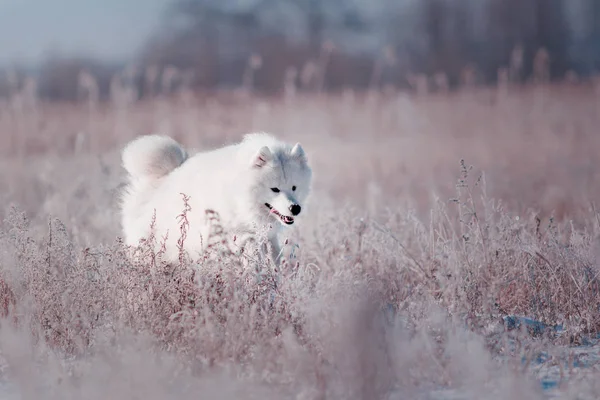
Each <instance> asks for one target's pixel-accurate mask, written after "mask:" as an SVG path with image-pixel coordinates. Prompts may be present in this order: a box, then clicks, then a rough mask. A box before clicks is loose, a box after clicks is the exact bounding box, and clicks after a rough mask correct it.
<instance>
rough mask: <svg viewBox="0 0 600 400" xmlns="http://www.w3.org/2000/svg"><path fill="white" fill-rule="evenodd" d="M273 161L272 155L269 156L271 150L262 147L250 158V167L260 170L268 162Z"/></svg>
mask: <svg viewBox="0 0 600 400" xmlns="http://www.w3.org/2000/svg"><path fill="white" fill-rule="evenodd" d="M272 159H273V154H271V150H269V148H268V147H267V146H263V147H261V148H260V150H258V152H257V153H256V155H255V156H254V157H253V158H252V166H253V167H257V168H261V167H264V166H265V165H267V163H268V162H269V161H271V160H272Z"/></svg>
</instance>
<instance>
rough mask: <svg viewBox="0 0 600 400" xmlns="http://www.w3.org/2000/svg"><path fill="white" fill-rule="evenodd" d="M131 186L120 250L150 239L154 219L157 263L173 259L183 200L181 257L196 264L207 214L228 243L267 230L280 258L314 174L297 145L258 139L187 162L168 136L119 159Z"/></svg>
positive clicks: (136, 145) (130, 148) (144, 141)
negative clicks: (160, 252)
mask: <svg viewBox="0 0 600 400" xmlns="http://www.w3.org/2000/svg"><path fill="white" fill-rule="evenodd" d="M122 158H123V166H124V167H125V169H126V170H127V172H128V173H129V185H128V187H127V190H126V192H125V194H124V197H123V202H122V224H123V231H124V235H125V242H126V244H128V245H132V246H137V245H138V244H139V241H140V239H146V238H147V237H148V236H149V235H150V227H151V222H152V219H153V217H155V222H154V229H155V231H154V234H155V237H156V239H157V242H161V241H162V240H163V239H164V238H165V237H166V238H167V239H166V242H165V243H166V251H165V253H164V256H163V259H165V260H167V261H171V262H174V261H176V260H177V259H178V257H179V250H178V243H177V242H178V239H179V238H180V227H181V225H180V224H181V221H180V220H178V218H177V217H178V216H179V215H180V214H181V213H182V211H183V210H184V202H183V195H186V196H188V197H189V201H188V204H189V206H190V208H191V209H190V211H189V212H188V214H187V220H188V222H189V226H188V229H187V238H186V240H185V242H184V249H185V250H186V251H187V253H188V254H189V255H190V256H191V257H196V256H198V255H199V254H200V253H201V252H202V251H203V250H204V249H205V248H206V245H207V239H208V234H209V228H210V227H209V224H208V221H207V218H206V214H205V211H206V210H209V209H210V210H213V211H216V212H217V213H218V214H219V216H220V219H221V223H222V225H223V227H224V228H225V231H226V233H227V234H228V235H230V238H233V236H234V235H237V236H238V237H240V236H244V235H249V234H250V235H253V234H255V233H256V232H257V231H258V229H261V228H265V229H267V230H268V231H267V237H268V239H269V242H270V243H271V249H272V256H273V259H274V260H276V259H277V257H278V256H279V254H280V252H281V251H280V249H281V247H280V243H279V238H278V235H279V233H280V231H281V229H282V227H284V226H290V225H292V224H294V222H295V221H296V219H297V218H298V216H299V215H301V213H302V212H303V207H304V202H305V200H306V199H307V197H308V194H309V192H310V186H311V176H312V172H311V169H310V167H309V165H308V162H307V158H306V154H305V153H304V150H303V149H302V146H301V145H300V144H299V143H296V144H295V145H294V146H290V145H288V144H285V143H282V142H280V141H278V140H277V139H275V138H274V137H272V136H270V135H267V134H264V133H253V134H248V135H246V136H245V137H244V139H243V140H242V141H241V142H240V143H237V144H234V145H231V146H227V147H223V148H220V149H217V150H213V151H208V152H203V153H198V154H196V155H194V156H192V157H188V155H187V153H186V151H185V150H184V149H183V148H182V147H181V146H180V145H179V144H178V143H177V142H175V141H174V140H173V139H171V138H169V137H166V136H158V135H149V136H142V137H140V138H138V139H135V140H134V141H132V142H130V143H129V144H128V145H127V146H126V147H125V149H124V150H123V153H122Z"/></svg>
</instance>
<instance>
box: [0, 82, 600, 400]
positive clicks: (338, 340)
mask: <svg viewBox="0 0 600 400" xmlns="http://www.w3.org/2000/svg"><path fill="white" fill-rule="evenodd" d="M26 100H27V99H12V100H11V101H7V102H5V103H2V104H1V105H0V205H1V206H0V221H2V222H1V224H0V267H1V269H0V271H1V275H0V277H1V281H0V311H1V312H2V315H3V317H2V320H1V322H0V356H1V360H2V362H1V363H0V366H1V368H0V377H1V379H2V381H3V382H4V385H3V386H2V390H4V392H3V393H0V394H1V397H2V398H7V399H11V398H15V399H17V398H21V399H107V398H112V399H131V398H146V399H164V398H177V399H188V398H189V399H192V398H194V399H196V398H203V399H239V398H243V399H271V398H272V399H288V398H289V399H445V400H446V399H507V398H510V399H515V400H516V399H546V398H552V399H554V398H557V399H588V398H589V399H594V398H598V397H600V383H598V382H600V372H599V371H598V367H599V366H600V363H599V361H600V354H599V352H598V349H599V348H600V345H598V344H597V343H598V332H599V328H600V312H599V306H600V282H599V281H598V277H599V276H600V214H599V208H600V169H599V166H600V151H599V149H600V136H598V126H600V120H599V119H600V89H598V90H595V88H594V87H593V85H591V84H581V85H577V86H576V85H557V86H540V87H529V88H519V89H517V88H498V89H471V90H462V91H459V92H457V93H452V94H437V95H436V94H430V95H413V94H404V93H385V94H383V93H381V94H373V95H371V96H365V95H362V94H355V93H352V92H346V93H344V94H340V95H322V96H317V95H311V96H307V97H304V96H297V97H289V98H285V99H266V98H258V97H246V96H243V95H235V94H219V95H214V96H201V97H194V96H192V95H191V94H189V93H182V94H181V95H180V96H174V97H172V98H168V99H167V98H157V99H154V100H151V101H144V102H138V103H128V102H127V101H117V102H115V103H111V104H93V103H92V104H87V103H86V104H73V105H66V104H52V105H50V104H41V103H36V102H32V101H26ZM30 100H31V99H30ZM256 130H265V131H271V132H274V133H276V134H279V135H281V136H282V137H284V138H286V139H289V140H290V141H300V142H302V144H303V146H304V148H305V149H306V151H307V154H308V156H309V159H310V161H311V163H312V167H313V171H314V179H315V181H314V188H313V190H314V191H313V195H312V198H311V201H310V205H309V207H307V208H306V218H305V219H304V220H303V221H302V224H300V225H299V226H298V228H297V230H296V231H294V232H293V233H292V234H291V235H290V237H289V241H288V244H287V245H286V251H287V253H286V254H287V257H288V260H287V262H286V263H285V265H283V266H282V267H281V268H273V266H271V265H270V264H269V262H267V261H264V260H262V259H261V258H260V256H259V255H255V254H247V255H245V256H243V257H241V258H240V257H239V256H236V255H234V254H233V251H231V249H222V248H216V247H215V249H214V250H212V251H213V252H214V254H213V255H214V257H212V258H209V257H207V258H205V259H201V260H183V261H182V262H181V263H180V264H179V265H166V264H164V263H162V262H161V260H160V255H155V254H153V253H152V252H150V251H148V249H147V248H140V249H139V252H140V253H139V254H140V255H141V257H140V261H139V262H136V263H131V262H130V261H128V259H127V258H126V257H125V253H124V250H125V249H124V248H123V245H122V244H121V242H120V240H119V238H118V236H119V235H120V227H119V216H118V209H117V201H118V194H119V191H120V190H121V188H122V184H123V182H124V176H123V170H122V168H121V166H120V165H119V162H120V160H119V150H120V148H121V146H122V145H124V144H125V143H126V142H127V141H129V140H131V139H132V138H133V137H135V136H137V135H140V134H145V133H151V132H161V133H165V134H170V135H172V136H173V137H175V138H176V139H177V140H179V141H180V142H182V143H183V144H185V145H186V146H189V147H191V148H194V149H197V150H203V149H210V148H215V147H217V146H220V145H222V144H226V143H231V142H233V141H235V140H237V139H239V138H240V137H241V136H242V135H243V134H244V133H246V132H248V131H256ZM219 235H227V233H226V232H225V233H217V234H216V236H217V237H216V239H219ZM157 240H159V239H157Z"/></svg>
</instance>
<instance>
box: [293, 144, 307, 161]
mask: <svg viewBox="0 0 600 400" xmlns="http://www.w3.org/2000/svg"><path fill="white" fill-rule="evenodd" d="M290 155H291V156H292V158H295V159H297V160H300V161H302V162H307V159H306V153H305V152H304V149H303V148H302V145H300V143H296V144H295V145H294V147H292V151H290Z"/></svg>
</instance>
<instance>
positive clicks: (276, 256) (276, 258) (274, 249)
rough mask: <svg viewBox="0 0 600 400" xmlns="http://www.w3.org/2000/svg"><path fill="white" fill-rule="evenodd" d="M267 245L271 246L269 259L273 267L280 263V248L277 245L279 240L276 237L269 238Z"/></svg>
mask: <svg viewBox="0 0 600 400" xmlns="http://www.w3.org/2000/svg"><path fill="white" fill-rule="evenodd" d="M269 243H270V244H271V259H272V260H273V262H274V263H275V265H279V262H280V261H281V246H280V245H279V239H278V238H277V236H272V237H270V238H269Z"/></svg>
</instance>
